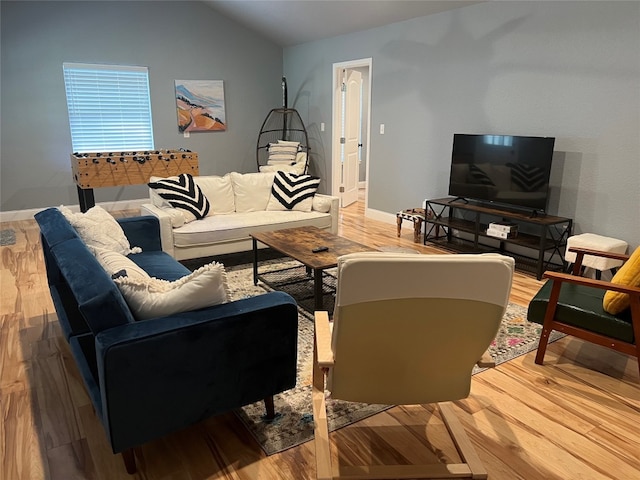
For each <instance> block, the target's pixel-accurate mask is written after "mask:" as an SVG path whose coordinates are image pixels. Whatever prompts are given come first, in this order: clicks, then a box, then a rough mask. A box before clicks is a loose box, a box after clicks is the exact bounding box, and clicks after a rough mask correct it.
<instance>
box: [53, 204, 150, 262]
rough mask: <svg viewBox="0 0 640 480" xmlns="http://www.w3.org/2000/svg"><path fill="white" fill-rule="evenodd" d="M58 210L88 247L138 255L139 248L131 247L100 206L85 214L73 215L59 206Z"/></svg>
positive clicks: (113, 220)
mask: <svg viewBox="0 0 640 480" xmlns="http://www.w3.org/2000/svg"><path fill="white" fill-rule="evenodd" d="M58 210H60V212H61V213H62V214H63V215H64V216H65V218H66V219H67V220H68V221H69V223H70V224H71V226H73V228H75V229H76V231H77V232H78V235H79V236H80V238H81V239H82V241H83V242H84V243H86V244H87V246H89V247H97V248H103V249H106V250H112V251H114V252H118V253H121V254H123V255H128V254H130V253H140V252H141V251H142V249H141V248H140V247H133V248H132V247H131V245H130V244H129V240H127V236H126V235H125V234H124V231H123V230H122V227H121V226H120V224H119V223H118V222H117V221H116V219H115V218H113V216H112V215H111V214H110V213H109V212H107V211H106V210H105V209H104V208H102V207H100V206H97V205H96V206H95V207H91V208H90V209H89V210H87V211H86V213H74V212H72V211H71V210H70V209H69V208H68V207H65V206H64V205H61V206H59V207H58Z"/></svg>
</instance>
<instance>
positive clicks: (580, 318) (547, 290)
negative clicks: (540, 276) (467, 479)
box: [527, 280, 634, 343]
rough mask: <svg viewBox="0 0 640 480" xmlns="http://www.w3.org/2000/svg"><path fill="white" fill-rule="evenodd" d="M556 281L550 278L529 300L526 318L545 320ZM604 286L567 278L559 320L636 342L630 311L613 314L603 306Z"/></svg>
mask: <svg viewBox="0 0 640 480" xmlns="http://www.w3.org/2000/svg"><path fill="white" fill-rule="evenodd" d="M552 284H553V281H551V280H548V281H547V282H546V283H545V284H544V285H543V286H542V288H541V289H540V290H539V291H538V293H537V294H536V296H535V297H533V299H532V300H531V302H530V303H529V309H528V312H527V320H529V321H530V322H535V323H539V324H540V325H542V324H543V323H544V315H545V312H546V310H547V305H549V296H550V294H551V286H552ZM604 293H605V290H602V289H599V288H592V287H587V286H584V285H576V284H573V283H568V282H565V283H563V284H562V287H561V288H560V297H559V298H558V308H557V309H556V317H555V318H556V320H558V321H559V322H562V323H566V324H567V325H573V326H575V327H580V328H584V329H586V330H589V331H590V332H595V333H599V334H601V335H606V336H608V337H612V338H617V339H618V340H622V341H623V342H628V343H633V341H634V335H633V326H632V323H631V314H630V311H626V312H623V313H622V314H621V315H618V316H614V315H610V314H609V313H607V312H606V311H605V310H604V309H603V308H602V297H603V296H604Z"/></svg>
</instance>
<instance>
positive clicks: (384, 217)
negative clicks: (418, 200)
mask: <svg viewBox="0 0 640 480" xmlns="http://www.w3.org/2000/svg"><path fill="white" fill-rule="evenodd" d="M364 216H365V217H366V218H370V219H372V220H378V221H379V222H384V223H389V224H391V225H396V221H397V219H396V214H395V213H388V212H383V211H381V210H375V209H373V208H366V209H365V210H364Z"/></svg>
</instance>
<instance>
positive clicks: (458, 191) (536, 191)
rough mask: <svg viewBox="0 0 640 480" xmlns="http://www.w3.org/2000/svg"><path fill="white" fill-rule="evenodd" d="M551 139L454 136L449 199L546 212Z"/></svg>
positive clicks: (504, 136) (551, 155) (551, 149)
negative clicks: (452, 197)
mask: <svg viewBox="0 0 640 480" xmlns="http://www.w3.org/2000/svg"><path fill="white" fill-rule="evenodd" d="M554 143H555V138H553V137H525V136H516V135H475V134H473V135H472V134H462V133H456V134H454V136H453V148H452V154H451V175H450V177H449V195H452V196H454V197H458V198H461V199H465V200H476V201H480V202H481V203H482V202H493V203H496V204H504V205H510V206H515V207H519V208H522V209H528V210H533V212H534V213H536V212H545V211H546V209H547V200H548V195H549V175H550V173H551V160H552V157H553V146H554Z"/></svg>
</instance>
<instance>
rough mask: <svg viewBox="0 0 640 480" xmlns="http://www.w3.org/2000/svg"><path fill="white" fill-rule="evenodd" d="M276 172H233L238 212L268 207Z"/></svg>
mask: <svg viewBox="0 0 640 480" xmlns="http://www.w3.org/2000/svg"><path fill="white" fill-rule="evenodd" d="M274 175H275V173H273V172H267V173H238V172H232V173H231V174H230V176H231V182H232V184H233V195H234V199H235V205H236V212H241V213H242V212H259V211H265V210H266V209H267V203H269V197H270V196H271V186H272V185H273V177H274Z"/></svg>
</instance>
